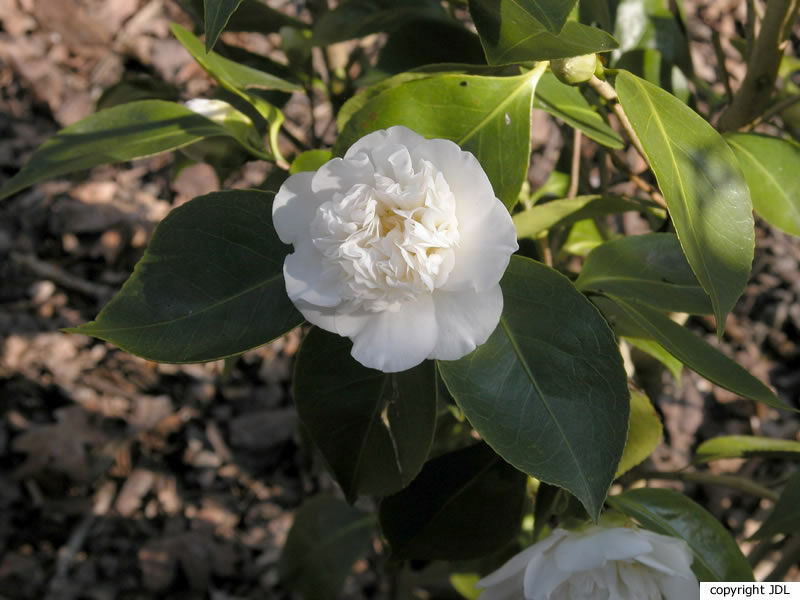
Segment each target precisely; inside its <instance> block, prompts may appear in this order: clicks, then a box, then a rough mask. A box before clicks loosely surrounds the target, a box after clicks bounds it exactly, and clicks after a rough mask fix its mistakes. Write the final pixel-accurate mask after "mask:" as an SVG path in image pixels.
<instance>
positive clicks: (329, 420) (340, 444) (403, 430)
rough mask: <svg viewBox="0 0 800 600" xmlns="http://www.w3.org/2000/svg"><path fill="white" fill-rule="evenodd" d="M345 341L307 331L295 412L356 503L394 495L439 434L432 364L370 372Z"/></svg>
mask: <svg viewBox="0 0 800 600" xmlns="http://www.w3.org/2000/svg"><path fill="white" fill-rule="evenodd" d="M351 347H352V343H351V342H350V340H349V339H347V338H345V337H341V336H339V335H336V334H333V333H328V332H326V331H323V330H321V329H318V328H314V329H312V330H311V331H310V332H309V334H308V335H307V336H306V338H305V340H304V341H303V345H302V346H301V347H300V352H299V353H298V356H297V366H296V369H295V376H294V399H295V402H296V404H297V413H298V415H299V417H300V420H301V421H302V422H303V424H304V425H305V427H306V430H307V431H308V434H309V436H310V438H311V440H312V441H313V442H314V444H315V445H316V446H317V447H318V448H319V449H320V451H321V452H322V456H323V458H324V459H325V462H326V463H327V464H328V466H329V467H330V470H331V472H332V473H333V476H334V477H335V478H336V481H338V482H339V485H340V486H341V487H342V489H343V490H344V493H345V495H346V496H347V497H348V498H349V499H351V500H354V499H355V498H356V497H357V496H358V495H359V494H372V495H376V496H385V495H387V494H392V493H394V492H396V491H398V490H400V489H402V488H404V487H405V486H406V485H408V484H409V483H410V482H411V480H412V479H414V477H416V475H417V473H419V470H420V469H421V468H422V464H423V463H424V462H425V459H426V458H427V456H428V451H429V450H430V447H431V444H432V443H433V433H434V430H435V428H436V379H435V375H434V370H435V369H434V364H433V362H431V361H425V362H423V363H422V364H420V365H418V366H416V367H414V368H413V369H409V370H407V371H403V372H401V373H383V372H382V371H376V370H374V369H368V368H366V367H364V366H362V365H361V364H359V363H358V362H356V361H355V359H353V357H352V356H350V348H351Z"/></svg>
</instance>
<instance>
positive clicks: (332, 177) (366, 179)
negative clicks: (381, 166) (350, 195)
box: [311, 153, 375, 203]
mask: <svg viewBox="0 0 800 600" xmlns="http://www.w3.org/2000/svg"><path fill="white" fill-rule="evenodd" d="M348 154H349V153H348ZM374 174H375V169H374V167H373V166H372V162H371V161H370V159H369V157H368V156H366V155H365V154H359V155H354V156H352V157H349V158H345V159H344V160H343V159H341V158H334V159H332V160H329V161H328V162H326V163H325V164H324V165H322V166H321V167H320V168H319V169H317V172H316V173H312V175H313V181H312V183H311V189H312V190H313V191H314V193H315V194H317V195H318V196H319V198H320V203H321V202H327V201H328V200H331V199H333V195H334V194H335V193H337V192H338V193H342V194H343V193H345V192H347V190H349V189H350V188H351V187H353V186H354V185H356V184H359V183H372V181H373V179H374Z"/></svg>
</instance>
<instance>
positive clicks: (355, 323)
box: [296, 302, 373, 338]
mask: <svg viewBox="0 0 800 600" xmlns="http://www.w3.org/2000/svg"><path fill="white" fill-rule="evenodd" d="M296 306H297V310H299V311H300V312H301V313H302V314H303V316H304V317H305V319H306V321H308V322H309V323H311V324H312V325H316V326H317V327H320V328H321V329H324V330H325V331H330V332H332V333H338V334H339V335H341V336H344V337H349V338H352V337H353V336H355V335H357V334H358V332H359V331H361V330H362V329H364V327H366V325H367V323H368V322H369V320H370V319H371V318H372V316H373V313H367V312H365V311H356V312H342V310H341V307H340V306H334V307H331V308H324V307H321V306H312V305H310V304H306V303H305V302H298V303H297V304H296Z"/></svg>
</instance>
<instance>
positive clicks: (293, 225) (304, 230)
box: [272, 172, 322, 244]
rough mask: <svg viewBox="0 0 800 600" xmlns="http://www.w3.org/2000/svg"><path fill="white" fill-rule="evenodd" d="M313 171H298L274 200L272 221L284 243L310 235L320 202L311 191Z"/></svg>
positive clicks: (284, 183)
mask: <svg viewBox="0 0 800 600" xmlns="http://www.w3.org/2000/svg"><path fill="white" fill-rule="evenodd" d="M313 178H314V173H313V172H305V173H297V174H295V175H292V176H291V177H289V178H288V179H287V180H286V181H284V182H283V185H282V186H281V188H280V189H279V190H278V193H277V194H275V199H274V200H273V201H272V223H273V225H274V226H275V231H276V232H277V234H278V237H279V238H281V241H282V242H283V243H284V244H294V243H295V242H296V241H297V240H302V239H306V238H308V237H309V235H310V234H309V226H310V225H311V221H312V220H313V219H314V213H316V211H317V209H318V208H319V206H320V204H322V202H321V200H320V198H318V197H317V196H316V195H315V194H314V192H312V191H311V180H312V179H313Z"/></svg>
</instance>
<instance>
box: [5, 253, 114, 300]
mask: <svg viewBox="0 0 800 600" xmlns="http://www.w3.org/2000/svg"><path fill="white" fill-rule="evenodd" d="M11 261H12V262H15V263H16V264H18V265H19V266H21V267H25V268H26V269H28V270H29V271H31V272H32V273H33V274H34V275H36V276H37V277H43V278H45V279H49V280H51V281H52V282H53V283H56V284H58V285H60V286H61V287H63V288H66V289H69V290H73V291H76V292H80V293H81V294H84V295H86V296H91V297H93V298H96V299H97V300H100V301H102V302H105V301H106V300H108V299H109V298H110V297H111V296H113V295H114V290H113V289H112V288H110V287H109V286H107V285H103V284H101V283H93V282H91V281H86V280H85V279H81V278H79V277H75V275H72V274H71V273H68V272H67V271H65V270H64V269H62V268H61V267H59V266H56V265H54V264H52V263H48V262H44V261H42V260H39V259H38V258H37V257H35V256H34V255H33V254H22V253H21V252H12V253H11Z"/></svg>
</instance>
